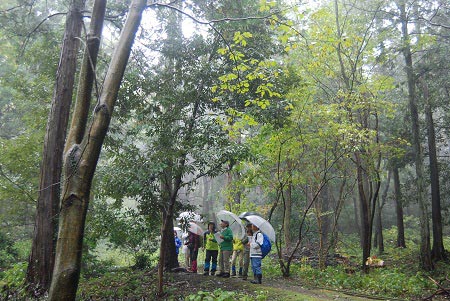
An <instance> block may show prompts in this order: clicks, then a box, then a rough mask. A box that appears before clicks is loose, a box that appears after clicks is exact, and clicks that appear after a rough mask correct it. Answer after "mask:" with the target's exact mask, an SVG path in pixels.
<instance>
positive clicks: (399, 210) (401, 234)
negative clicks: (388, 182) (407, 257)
mask: <svg viewBox="0 0 450 301" xmlns="http://www.w3.org/2000/svg"><path fill="white" fill-rule="evenodd" d="M392 175H393V177H394V200H395V212H396V215H397V247H398V248H406V241H405V226H404V224H403V204H402V193H401V189H400V177H399V174H398V167H394V168H392Z"/></svg>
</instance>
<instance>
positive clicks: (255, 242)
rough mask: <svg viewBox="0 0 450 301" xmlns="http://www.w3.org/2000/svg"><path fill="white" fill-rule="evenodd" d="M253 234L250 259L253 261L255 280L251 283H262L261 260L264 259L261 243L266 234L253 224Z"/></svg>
mask: <svg viewBox="0 0 450 301" xmlns="http://www.w3.org/2000/svg"><path fill="white" fill-rule="evenodd" d="M252 230H253V236H252V239H251V242H250V260H251V263H252V270H253V276H254V278H255V279H254V280H252V281H250V282H251V283H255V284H261V283H262V270H261V261H262V251H261V245H262V244H263V242H264V236H263V234H262V232H261V231H260V230H259V228H258V227H256V226H255V225H252Z"/></svg>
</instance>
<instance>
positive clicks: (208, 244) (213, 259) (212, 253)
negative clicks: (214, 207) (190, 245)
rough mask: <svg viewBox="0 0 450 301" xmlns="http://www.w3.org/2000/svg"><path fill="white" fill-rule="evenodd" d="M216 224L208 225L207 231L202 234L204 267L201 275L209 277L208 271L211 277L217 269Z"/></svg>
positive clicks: (210, 223)
mask: <svg viewBox="0 0 450 301" xmlns="http://www.w3.org/2000/svg"><path fill="white" fill-rule="evenodd" d="M214 234H216V224H215V223H214V222H209V223H208V231H206V232H205V233H204V234H203V241H204V242H205V250H206V254H205V265H204V269H203V275H204V276H208V275H209V269H210V268H211V276H214V274H215V273H216V268H217V255H218V254H219V244H218V243H217V240H216V238H215V237H214Z"/></svg>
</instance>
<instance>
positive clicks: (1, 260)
mask: <svg viewBox="0 0 450 301" xmlns="http://www.w3.org/2000/svg"><path fill="white" fill-rule="evenodd" d="M18 255H19V254H18V252H17V250H16V249H15V248H14V241H13V240H12V239H10V238H8V237H7V236H6V234H5V233H3V232H1V231H0V270H1V269H4V268H7V267H9V266H10V265H11V264H12V263H13V262H16V261H17V258H18Z"/></svg>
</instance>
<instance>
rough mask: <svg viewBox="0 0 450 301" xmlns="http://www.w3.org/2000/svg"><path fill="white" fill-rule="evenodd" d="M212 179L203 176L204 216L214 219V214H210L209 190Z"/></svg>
mask: <svg viewBox="0 0 450 301" xmlns="http://www.w3.org/2000/svg"><path fill="white" fill-rule="evenodd" d="M210 183H211V179H210V178H209V177H206V176H205V177H203V195H202V203H203V208H202V213H203V216H204V217H206V218H207V219H208V220H213V216H211V215H210V211H211V210H210V208H209V207H210V200H209V190H210V186H211V185H210Z"/></svg>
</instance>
